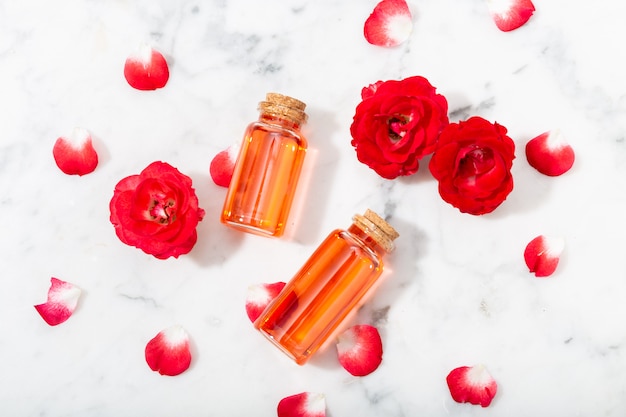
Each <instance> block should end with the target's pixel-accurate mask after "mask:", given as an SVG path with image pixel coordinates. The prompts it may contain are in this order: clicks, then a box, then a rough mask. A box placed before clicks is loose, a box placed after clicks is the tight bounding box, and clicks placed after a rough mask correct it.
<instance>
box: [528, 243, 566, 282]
mask: <svg viewBox="0 0 626 417" xmlns="http://www.w3.org/2000/svg"><path fill="white" fill-rule="evenodd" d="M564 248H565V240H564V239H563V238H561V237H546V236H543V235H540V236H537V237H536V238H534V239H533V240H531V241H530V242H529V243H528V245H526V249H525V250H524V261H525V262H526V266H528V269H529V270H530V272H532V273H534V274H535V276H536V277H538V278H543V277H548V276H550V275H552V274H553V273H554V271H556V267H557V266H558V264H559V259H560V257H561V254H562V253H563V249H564Z"/></svg>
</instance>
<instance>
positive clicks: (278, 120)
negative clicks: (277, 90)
mask: <svg viewBox="0 0 626 417" xmlns="http://www.w3.org/2000/svg"><path fill="white" fill-rule="evenodd" d="M259 121H261V122H264V123H268V124H272V125H279V126H282V127H285V128H288V129H292V130H300V126H301V124H300V123H298V122H295V121H293V120H291V119H289V118H287V117H284V116H278V115H275V114H272V113H264V112H262V113H261V114H259Z"/></svg>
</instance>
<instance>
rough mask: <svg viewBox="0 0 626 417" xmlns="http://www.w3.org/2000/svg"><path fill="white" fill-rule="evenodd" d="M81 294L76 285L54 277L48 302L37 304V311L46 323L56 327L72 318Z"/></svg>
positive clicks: (51, 279) (51, 280)
mask: <svg viewBox="0 0 626 417" xmlns="http://www.w3.org/2000/svg"><path fill="white" fill-rule="evenodd" d="M80 294H81V290H80V288H78V287H77V286H76V285H74V284H71V283H69V282H65V281H62V280H60V279H58V278H54V277H52V278H50V288H49V289H48V299H47V301H46V302H45V303H43V304H37V305H36V306H35V309H36V310H37V312H38V313H39V315H40V316H41V317H42V318H43V319H44V320H45V321H46V323H48V324H49V325H50V326H56V325H57V324H61V323H63V322H64V321H66V320H67V319H69V318H70V317H71V316H72V314H73V313H74V310H76V306H77V305H78V299H79V298H80Z"/></svg>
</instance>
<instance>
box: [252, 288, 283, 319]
mask: <svg viewBox="0 0 626 417" xmlns="http://www.w3.org/2000/svg"><path fill="white" fill-rule="evenodd" d="M284 287H285V283H284V282H280V281H279V282H274V283H272V284H254V285H250V286H249V287H248V294H247V296H246V314H247V315H248V318H249V319H250V321H251V322H253V323H254V322H255V321H256V319H257V318H259V316H260V315H261V313H262V312H263V310H265V307H267V306H268V305H269V303H271V302H272V300H273V299H274V298H276V296H278V294H279V293H280V292H281V290H282V289H283V288H284Z"/></svg>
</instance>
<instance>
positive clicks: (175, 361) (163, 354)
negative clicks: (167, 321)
mask: <svg viewBox="0 0 626 417" xmlns="http://www.w3.org/2000/svg"><path fill="white" fill-rule="evenodd" d="M145 355H146V362H147V363H148V366H149V367H150V369H152V370H153V371H158V372H159V373H160V374H161V375H169V376H175V375H178V374H181V373H183V372H185V371H186V370H187V369H188V368H189V365H190V364H191V350H190V348H189V335H188V334H187V332H186V331H185V329H183V328H182V326H179V325H175V326H172V327H169V328H167V329H165V330H162V331H160V332H159V333H158V334H157V335H156V336H155V337H154V338H152V339H151V340H150V341H149V342H148V343H147V344H146V351H145Z"/></svg>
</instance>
